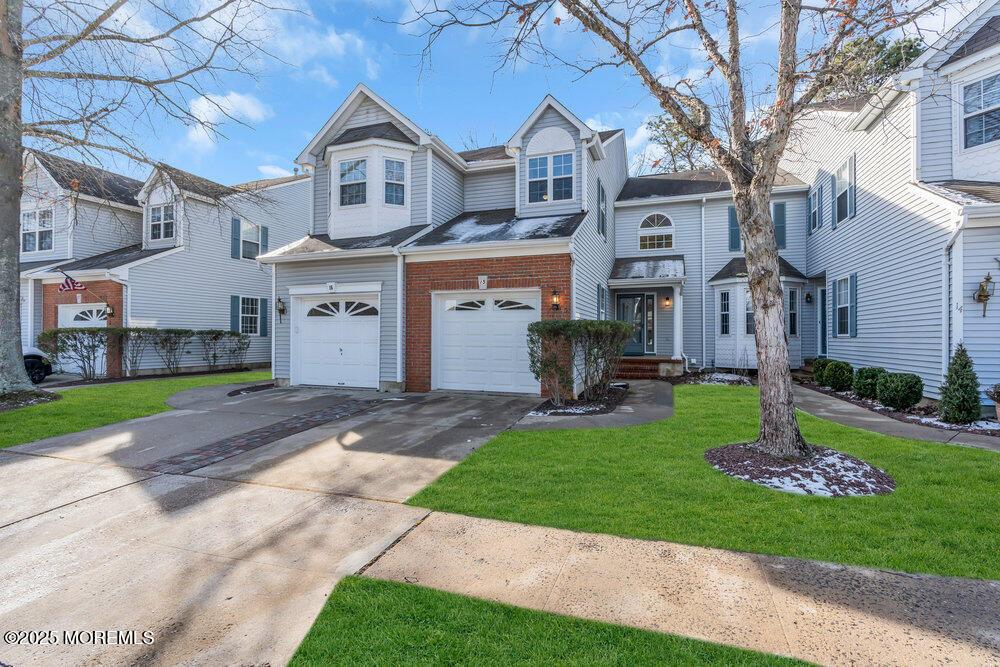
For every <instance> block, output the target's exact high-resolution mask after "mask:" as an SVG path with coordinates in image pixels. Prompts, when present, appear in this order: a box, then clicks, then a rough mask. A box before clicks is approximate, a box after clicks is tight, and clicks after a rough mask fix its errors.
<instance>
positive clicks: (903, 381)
mask: <svg viewBox="0 0 1000 667" xmlns="http://www.w3.org/2000/svg"><path fill="white" fill-rule="evenodd" d="M876 394H877V397H878V402H879V403H881V404H882V405H886V406H889V407H890V408H893V409H895V410H909V409H910V408H912V407H913V406H914V405H916V404H917V403H919V402H920V399H921V398H923V396H924V381H923V380H921V379H920V376H919V375H914V374H913V373H886V374H885V375H882V376H880V377H879V379H878V380H877V382H876Z"/></svg>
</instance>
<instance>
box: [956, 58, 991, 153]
mask: <svg viewBox="0 0 1000 667" xmlns="http://www.w3.org/2000/svg"><path fill="white" fill-rule="evenodd" d="M962 111H963V118H962V131H963V135H964V136H965V147H966V148H975V147H976V146H982V145H983V144H988V143H990V142H993V141H997V140H1000V74H994V75H993V76H988V77H986V78H985V79H980V80H979V81H976V82H974V83H970V84H969V85H967V86H964V87H963V88H962Z"/></svg>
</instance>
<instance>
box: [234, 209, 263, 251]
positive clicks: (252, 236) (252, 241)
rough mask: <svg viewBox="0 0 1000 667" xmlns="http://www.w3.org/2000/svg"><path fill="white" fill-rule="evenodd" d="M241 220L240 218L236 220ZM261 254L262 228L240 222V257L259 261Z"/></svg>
mask: <svg viewBox="0 0 1000 667" xmlns="http://www.w3.org/2000/svg"><path fill="white" fill-rule="evenodd" d="M235 219H236V220H240V219H239V218H235ZM259 254H260V227H258V226H257V225H255V224H253V223H252V222H247V221H246V220H240V256H241V257H242V258H243V259H257V255H259Z"/></svg>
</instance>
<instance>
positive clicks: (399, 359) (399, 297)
mask: <svg viewBox="0 0 1000 667" xmlns="http://www.w3.org/2000/svg"><path fill="white" fill-rule="evenodd" d="M392 254H394V255H395V256H396V382H398V383H399V384H400V390H402V388H403V289H404V280H403V271H404V270H405V268H406V262H405V261H404V258H403V255H402V254H401V253H400V252H399V248H393V249H392Z"/></svg>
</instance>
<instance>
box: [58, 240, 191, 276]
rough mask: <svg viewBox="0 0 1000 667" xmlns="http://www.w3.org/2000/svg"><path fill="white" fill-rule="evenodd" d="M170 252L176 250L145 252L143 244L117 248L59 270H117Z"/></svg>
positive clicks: (163, 249)
mask: <svg viewBox="0 0 1000 667" xmlns="http://www.w3.org/2000/svg"><path fill="white" fill-rule="evenodd" d="M169 250H174V248H173V247H169V248H150V249H147V250H143V249H142V244H141V243H136V244H135V245H130V246H125V247H124V248H117V249H115V250H111V251H109V252H102V253H101V254H99V255H93V256H92V257H85V258H84V259H78V260H75V261H72V262H69V263H68V264H62V265H61V266H59V270H60V271H95V270H101V269H117V268H119V267H121V266H125V265H126V264H131V263H132V262H137V261H139V260H140V259H146V258H147V257H153V256H154V255H159V254H160V253H163V252H167V251H169Z"/></svg>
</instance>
